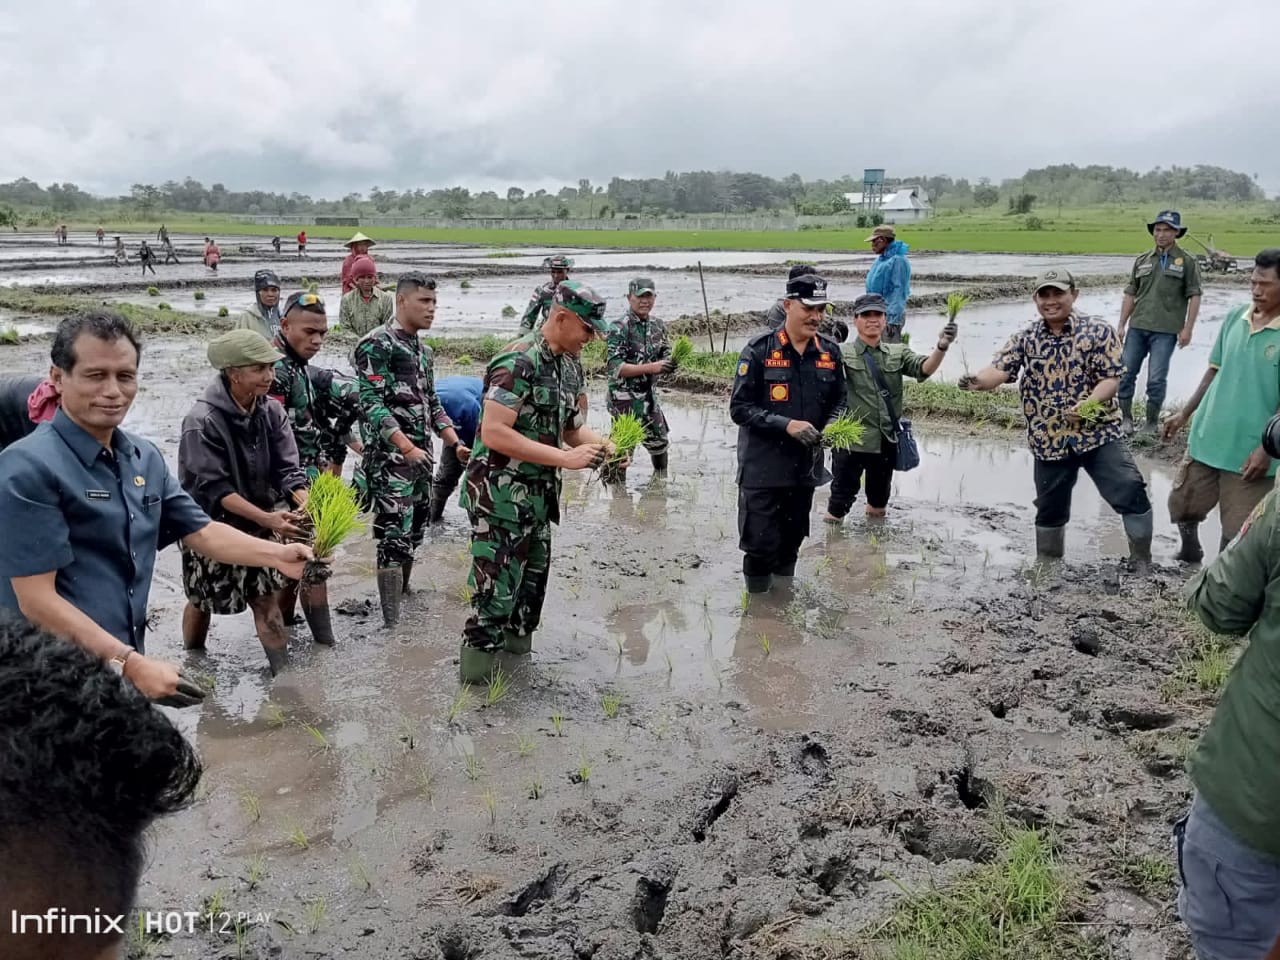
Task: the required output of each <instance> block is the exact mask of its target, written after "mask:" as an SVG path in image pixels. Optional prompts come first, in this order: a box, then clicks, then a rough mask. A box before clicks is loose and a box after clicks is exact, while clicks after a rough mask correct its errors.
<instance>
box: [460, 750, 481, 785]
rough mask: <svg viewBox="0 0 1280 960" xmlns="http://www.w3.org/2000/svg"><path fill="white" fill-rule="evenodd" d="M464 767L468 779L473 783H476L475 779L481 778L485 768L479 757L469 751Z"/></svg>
mask: <svg viewBox="0 0 1280 960" xmlns="http://www.w3.org/2000/svg"><path fill="white" fill-rule="evenodd" d="M464 769H465V771H466V774H467V779H468V780H470V781H471V782H472V783H474V782H475V781H477V780H479V779H480V773H481V771H482V770H483V769H484V768H483V767H482V766H481V764H480V758H479V757H477V756H476V755H475V754H474V753H468V754H467V755H466V765H465V767H464Z"/></svg>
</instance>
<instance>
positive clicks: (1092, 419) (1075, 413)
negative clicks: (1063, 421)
mask: <svg viewBox="0 0 1280 960" xmlns="http://www.w3.org/2000/svg"><path fill="white" fill-rule="evenodd" d="M1106 413H1107V405H1106V404H1105V403H1103V402H1102V401H1101V400H1094V399H1093V398H1089V399H1087V400H1081V401H1080V402H1079V403H1077V404H1076V405H1075V406H1074V407H1072V408H1071V409H1070V410H1069V411H1068V412H1067V416H1068V417H1069V418H1071V419H1074V420H1077V421H1081V422H1084V423H1087V424H1090V425H1092V424H1095V423H1097V422H1098V421H1099V420H1101V419H1102V418H1103V417H1104V416H1106Z"/></svg>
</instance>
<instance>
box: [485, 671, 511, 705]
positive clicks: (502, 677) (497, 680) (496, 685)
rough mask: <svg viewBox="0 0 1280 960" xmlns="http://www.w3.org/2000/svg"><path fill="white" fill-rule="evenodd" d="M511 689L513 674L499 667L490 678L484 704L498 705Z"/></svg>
mask: <svg viewBox="0 0 1280 960" xmlns="http://www.w3.org/2000/svg"><path fill="white" fill-rule="evenodd" d="M510 689H511V674H509V673H507V671H505V670H503V669H502V667H498V669H496V670H495V671H493V676H491V677H490V678H489V687H488V691H487V692H486V693H485V698H484V705H485V706H486V707H492V706H496V705H497V704H498V703H500V702H501V701H502V699H503V697H505V696H506V695H507V693H508V691H509V690H510Z"/></svg>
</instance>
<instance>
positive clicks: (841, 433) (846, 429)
mask: <svg viewBox="0 0 1280 960" xmlns="http://www.w3.org/2000/svg"><path fill="white" fill-rule="evenodd" d="M862 435H863V428H862V421H861V420H859V419H857V418H856V417H851V416H849V415H848V414H847V413H842V414H841V415H840V416H838V417H836V418H835V419H834V420H832V421H831V422H830V423H828V424H827V425H826V426H825V427H823V428H822V440H823V443H825V444H826V445H827V446H828V447H830V448H831V449H832V450H852V449H853V448H854V447H856V446H857V445H858V444H860V443H861V442H862Z"/></svg>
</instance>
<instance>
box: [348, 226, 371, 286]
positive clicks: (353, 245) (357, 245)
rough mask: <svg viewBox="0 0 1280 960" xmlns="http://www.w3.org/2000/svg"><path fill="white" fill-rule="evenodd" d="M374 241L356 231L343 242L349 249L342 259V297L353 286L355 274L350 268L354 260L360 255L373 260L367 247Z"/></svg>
mask: <svg viewBox="0 0 1280 960" xmlns="http://www.w3.org/2000/svg"><path fill="white" fill-rule="evenodd" d="M375 243H377V241H376V240H372V239H370V238H369V237H366V236H365V235H364V234H363V233H360V232H359V231H357V232H356V235H355V236H354V237H352V238H351V239H350V240H348V241H347V242H346V243H344V244H343V246H344V247H346V248H347V250H348V251H349V252H348V253H347V256H346V259H345V260H343V261H342V295H343V296H344V297H345V296H346V295H347V294H348V293H350V292H351V288H352V287H354V286H355V276H354V275H353V274H352V273H351V268H352V267H354V266H355V263H356V260H357V259H359V258H360V257H368V258H369V259H370V261H372V260H373V256H372V255H371V254H370V253H369V248H370V247H372V246H373V245H374V244H375Z"/></svg>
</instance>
